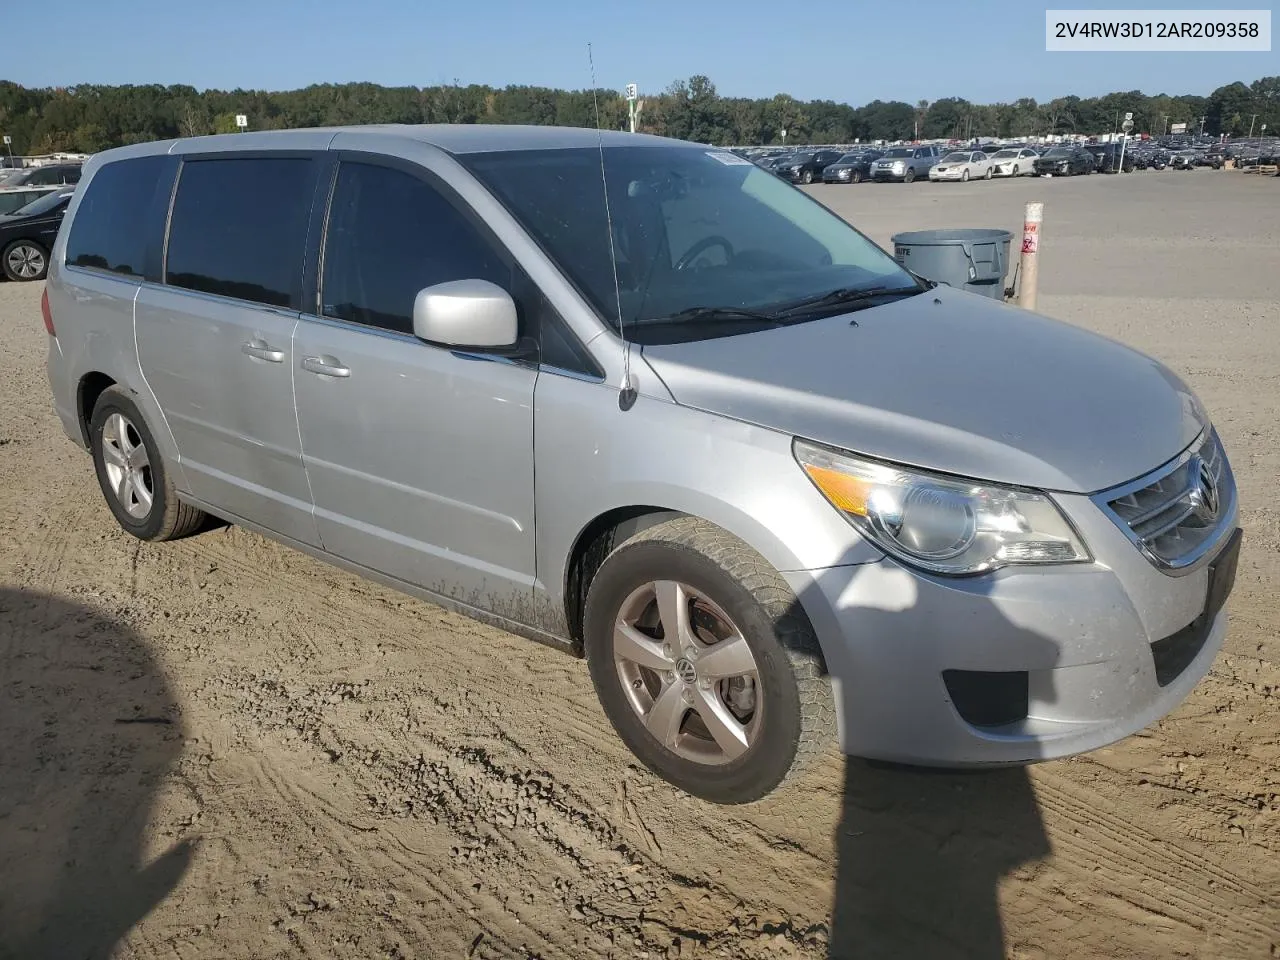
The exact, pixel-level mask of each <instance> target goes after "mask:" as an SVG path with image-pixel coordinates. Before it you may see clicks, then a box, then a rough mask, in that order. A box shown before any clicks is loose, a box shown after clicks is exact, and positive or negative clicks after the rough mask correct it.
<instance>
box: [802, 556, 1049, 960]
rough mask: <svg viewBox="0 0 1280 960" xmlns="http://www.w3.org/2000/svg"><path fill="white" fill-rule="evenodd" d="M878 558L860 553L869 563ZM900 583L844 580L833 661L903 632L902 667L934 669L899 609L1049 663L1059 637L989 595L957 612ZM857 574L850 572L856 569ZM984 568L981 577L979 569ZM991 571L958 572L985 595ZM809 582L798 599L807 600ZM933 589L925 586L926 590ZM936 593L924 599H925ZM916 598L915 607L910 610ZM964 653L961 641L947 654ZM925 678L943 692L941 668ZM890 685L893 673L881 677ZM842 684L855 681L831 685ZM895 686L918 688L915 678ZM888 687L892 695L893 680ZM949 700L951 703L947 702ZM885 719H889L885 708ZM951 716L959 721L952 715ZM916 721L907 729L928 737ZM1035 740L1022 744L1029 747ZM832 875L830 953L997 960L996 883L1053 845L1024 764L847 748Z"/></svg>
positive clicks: (931, 625) (852, 668)
mask: <svg viewBox="0 0 1280 960" xmlns="http://www.w3.org/2000/svg"><path fill="white" fill-rule="evenodd" d="M881 566H882V565H881V564H866V565H864V566H863V567H862V568H860V569H861V570H864V571H868V572H873V571H874V570H875V568H879V567H881ZM848 572H849V571H848V568H845V569H844V570H843V571H842V570H839V569H833V570H831V571H828V572H827V573H825V574H822V575H820V577H819V581H818V583H817V584H815V585H814V586H813V587H812V588H811V589H813V590H820V589H821V585H822V578H823V577H828V576H830V577H835V578H838V580H839V581H841V582H842V583H843V582H844V581H846V580H847V579H848ZM898 573H899V575H900V576H901V577H902V578H903V579H902V580H901V581H900V582H901V583H902V584H904V585H905V586H904V587H902V588H901V589H897V588H894V587H892V586H890V588H889V589H888V590H887V591H882V588H881V587H879V586H877V587H875V588H873V589H871V590H866V589H863V590H857V589H854V590H852V591H849V590H847V589H846V590H844V591H843V594H842V600H841V603H842V606H843V605H844V604H845V599H844V598H850V600H849V602H851V603H853V604H854V605H856V606H857V607H858V608H859V609H858V612H857V615H856V617H855V618H854V619H855V622H856V623H857V624H858V630H859V636H858V637H857V638H853V642H852V643H851V644H850V645H849V647H850V650H851V655H850V656H849V657H848V659H847V660H846V661H845V662H843V663H841V664H839V669H838V670H837V665H836V664H830V656H831V655H830V654H828V661H829V665H830V666H831V668H832V672H833V673H836V674H839V673H843V674H844V675H845V676H846V677H848V676H856V675H857V672H858V670H859V661H860V659H861V655H860V654H859V648H860V647H861V646H862V645H863V644H873V643H877V642H893V643H899V644H902V645H903V647H904V652H903V656H904V657H907V658H909V659H908V661H907V662H906V664H905V665H904V666H903V670H904V676H906V675H908V674H911V673H915V674H917V675H918V671H919V670H921V669H923V670H929V671H934V670H936V669H937V667H938V665H937V664H936V663H934V664H932V665H931V664H930V663H929V662H925V661H926V659H927V657H928V654H927V653H924V654H922V656H921V657H920V658H919V659H916V660H915V661H914V662H912V660H911V659H910V657H911V655H910V653H909V646H910V644H911V641H912V637H911V635H910V633H909V632H905V631H904V629H903V626H902V625H903V622H904V620H907V619H909V620H910V622H912V623H913V624H916V625H917V629H918V630H933V631H942V632H947V633H952V634H954V642H955V643H956V644H958V645H959V644H965V643H969V644H981V643H982V638H983V637H984V636H989V635H995V632H997V631H998V632H999V633H1002V634H1003V633H1005V632H1006V631H1007V632H1008V634H1009V635H1010V636H1012V637H1014V638H1016V639H1017V641H1018V647H1019V649H1020V650H1025V651H1026V654H1027V656H1028V662H1029V663H1036V664H1039V665H1041V666H1042V667H1043V668H1045V669H1051V668H1052V666H1053V665H1054V664H1056V663H1057V662H1058V660H1059V653H1060V649H1059V646H1058V644H1056V643H1055V642H1053V641H1051V640H1049V639H1048V638H1047V637H1044V636H1042V635H1040V634H1038V633H1036V632H1035V631H1033V630H1029V629H1026V628H1025V627H1020V626H1016V625H1015V624H1014V623H1012V622H1011V621H1010V620H1009V619H1008V618H1007V617H1006V616H1005V614H1004V613H1003V612H1002V611H1001V610H1000V608H999V607H998V606H997V604H996V603H994V602H992V603H989V604H984V605H982V606H983V607H984V609H983V610H982V612H981V614H980V615H977V616H974V617H973V618H971V619H969V620H966V619H965V618H964V616H963V608H961V609H957V610H956V611H954V612H948V611H945V610H924V609H918V608H917V605H918V597H917V595H916V591H915V589H914V588H913V587H912V586H911V585H910V582H909V581H907V580H906V579H905V578H906V576H908V575H905V574H902V571H898ZM861 575H862V574H859V576H861ZM983 580H985V581H986V584H985V585H984V584H983V583H982V581H983ZM990 582H991V581H990V578H973V579H969V580H967V581H966V587H965V588H966V589H967V590H968V591H969V592H970V593H974V594H977V595H979V597H978V599H980V598H981V596H980V595H984V594H985V595H989V592H990ZM808 592H809V591H808V590H806V591H804V593H802V595H801V598H800V602H801V604H802V605H803V606H804V607H805V608H806V609H810V608H811V605H810V603H808V602H806V594H807V593H808ZM930 596H933V594H930ZM930 602H933V601H930ZM913 609H914V614H913V612H912V611H913ZM965 663H966V657H965V655H964V653H963V651H962V650H961V649H959V648H958V649H957V657H956V660H955V662H954V663H953V664H950V665H947V666H960V665H964V664H965ZM933 679H935V680H936V684H934V685H932V690H933V691H935V693H936V696H937V697H938V698H940V699H941V700H942V701H944V702H946V701H947V700H948V696H947V688H946V686H945V685H944V684H943V682H942V678H941V676H938V677H936V678H933ZM877 683H887V684H889V685H890V689H891V691H892V687H893V678H892V677H884V678H882V679H881V680H879V681H877ZM838 686H839V688H842V689H843V691H844V692H843V693H842V694H841V693H839V692H838V694H837V695H842V696H845V697H848V696H859V695H862V694H863V693H865V692H866V689H867V688H865V687H864V688H862V691H861V692H852V691H851V689H850V688H851V687H852V688H856V687H857V683H856V682H855V683H843V682H842V683H841V684H840V685H838ZM905 686H906V685H905V684H904V689H902V691H901V693H902V696H909V697H915V696H921V689H925V690H928V689H930V686H929V685H928V684H926V685H925V686H924V687H923V688H922V687H921V686H918V685H912V686H911V688H910V690H908V689H905ZM889 695H890V696H896V695H897V693H896V691H894V692H891V693H890V694H889ZM1055 699H1056V694H1054V693H1053V692H1052V691H1051V690H1049V691H1045V690H1041V691H1040V692H1039V694H1038V696H1036V697H1033V701H1032V705H1031V713H1032V715H1034V713H1035V710H1036V708H1037V706H1039V707H1041V708H1043V707H1044V706H1046V705H1048V704H1051V703H1052V702H1053V701H1054V700H1055ZM947 709H948V712H950V711H951V710H952V709H953V708H952V707H950V706H949V705H948V707H947ZM900 716H901V715H900ZM886 722H890V721H888V720H886ZM955 722H956V723H957V724H962V721H961V720H960V719H959V717H958V716H956V717H955ZM927 736H928V731H927V730H925V729H922V730H921V731H920V732H919V733H913V734H912V737H927ZM1035 751H1036V748H1035V747H1032V748H1031V749H1030V750H1029V754H1030V755H1034V754H1035ZM835 852H836V858H837V860H836V882H835V895H834V902H833V903H832V910H831V926H830V931H829V933H830V940H829V944H830V946H829V954H828V955H829V956H830V957H831V958H832V960H887V958H898V957H901V958H912V960H914V958H919V957H933V958H972V960H1004V958H1005V957H1007V956H1008V955H1009V948H1008V946H1007V944H1006V939H1007V938H1006V935H1005V931H1004V928H1003V925H1002V922H1001V916H1000V909H999V896H998V893H999V889H998V888H999V884H1000V882H1001V880H1002V879H1003V878H1005V877H1007V876H1009V875H1010V874H1011V873H1012V872H1014V871H1018V870H1020V869H1027V868H1028V865H1030V864H1033V863H1034V862H1035V861H1037V860H1040V859H1042V858H1044V857H1045V856H1047V855H1048V854H1049V852H1050V845H1049V841H1048V837H1047V835H1046V833H1045V829H1044V824H1043V821H1042V819H1041V816H1040V811H1039V808H1038V806H1037V803H1036V797H1035V792H1034V790H1033V788H1032V785H1031V781H1030V777H1029V776H1028V773H1027V769H1026V768H1025V767H1023V766H1003V767H998V768H995V767H993V768H985V769H967V770H955V769H943V768H925V767H913V766H906V765H899V764H895V763H890V762H885V761H874V760H861V759H856V758H854V757H846V758H845V769H844V783H843V794H842V803H841V813H840V822H839V825H838V827H837V831H836V837H835Z"/></svg>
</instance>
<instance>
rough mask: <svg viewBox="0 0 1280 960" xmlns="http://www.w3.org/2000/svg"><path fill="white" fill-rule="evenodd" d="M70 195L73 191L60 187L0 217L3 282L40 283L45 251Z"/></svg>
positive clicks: (46, 258)
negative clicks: (5, 279)
mask: <svg viewBox="0 0 1280 960" xmlns="http://www.w3.org/2000/svg"><path fill="white" fill-rule="evenodd" d="M73 193H75V190H74V188H72V189H67V188H65V187H62V188H60V189H58V190H55V191H51V192H49V193H46V194H44V196H42V197H39V198H38V199H36V200H33V201H32V202H31V203H28V204H27V205H26V206H24V207H20V208H19V209H18V210H16V211H15V212H14V213H11V214H9V215H7V216H0V272H3V274H4V275H5V277H6V278H7V279H9V280H43V279H44V276H45V273H46V272H47V271H48V269H49V250H50V249H52V247H53V240H54V237H56V236H57V234H58V227H59V226H60V225H61V223H62V216H63V214H64V213H66V210H67V204H68V202H70V200H71V195H72V194H73Z"/></svg>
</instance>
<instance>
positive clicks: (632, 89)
mask: <svg viewBox="0 0 1280 960" xmlns="http://www.w3.org/2000/svg"><path fill="white" fill-rule="evenodd" d="M639 96H640V90H639V88H637V87H636V85H635V84H634V83H628V84H627V99H628V100H632V101H634V100H636V99H637V98H638V97H639Z"/></svg>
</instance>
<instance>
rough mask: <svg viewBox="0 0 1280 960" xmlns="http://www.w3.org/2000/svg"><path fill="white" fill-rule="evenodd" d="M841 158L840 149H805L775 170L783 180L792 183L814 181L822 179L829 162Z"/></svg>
mask: <svg viewBox="0 0 1280 960" xmlns="http://www.w3.org/2000/svg"><path fill="white" fill-rule="evenodd" d="M839 159H840V151H839V150H817V151H805V152H804V153H797V154H794V155H793V156H792V157H791V158H790V159H789V160H788V161H787V162H786V163H780V164H778V165H777V166H776V167H774V170H775V171H776V172H777V174H778V176H780V177H782V179H783V180H789V181H791V182H792V183H813V181H814V180H821V179H822V171H823V170H824V169H825V168H826V167H827V165H828V164H832V163H835V162H836V161H837V160H839Z"/></svg>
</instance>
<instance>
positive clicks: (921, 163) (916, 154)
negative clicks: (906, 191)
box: [871, 146, 938, 183]
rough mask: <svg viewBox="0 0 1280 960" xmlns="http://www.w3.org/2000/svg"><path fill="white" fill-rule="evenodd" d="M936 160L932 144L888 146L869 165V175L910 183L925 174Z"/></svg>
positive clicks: (879, 178) (876, 178)
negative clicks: (882, 153)
mask: <svg viewBox="0 0 1280 960" xmlns="http://www.w3.org/2000/svg"><path fill="white" fill-rule="evenodd" d="M937 160H938V148H937V147H934V146H918V147H890V148H889V149H888V150H886V151H885V154H884V156H883V157H881V158H880V159H879V160H877V161H876V162H875V163H873V164H872V165H871V176H872V178H873V179H875V180H901V181H902V182H903V183H911V182H912V181H914V180H915V179H916V177H923V176H927V175H928V173H929V168H930V167H932V166H933V165H934V164H935V163H936V162H937Z"/></svg>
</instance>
